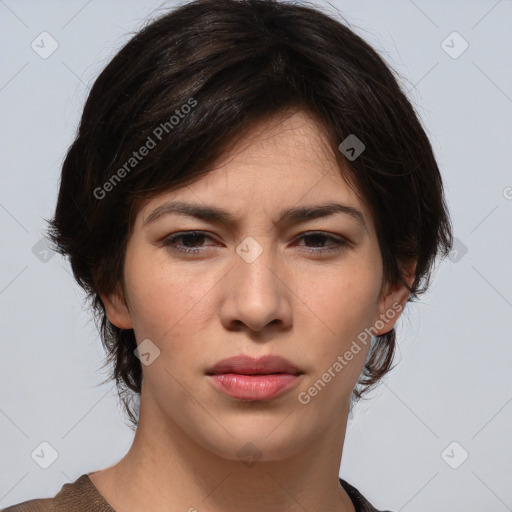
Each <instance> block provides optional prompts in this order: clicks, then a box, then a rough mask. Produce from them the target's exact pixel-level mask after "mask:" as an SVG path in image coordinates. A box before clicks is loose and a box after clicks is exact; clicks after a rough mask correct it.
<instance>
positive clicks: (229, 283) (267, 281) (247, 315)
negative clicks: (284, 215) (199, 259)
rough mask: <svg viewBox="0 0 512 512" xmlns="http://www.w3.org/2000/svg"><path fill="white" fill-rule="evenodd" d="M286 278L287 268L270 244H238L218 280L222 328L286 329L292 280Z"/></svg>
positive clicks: (290, 314)
mask: <svg viewBox="0 0 512 512" xmlns="http://www.w3.org/2000/svg"><path fill="white" fill-rule="evenodd" d="M287 280H289V278H288V279H287V275H286V268H285V266H284V264H283V263H281V262H280V261H279V255H278V254H276V251H275V250H272V247H271V246H270V245H269V244H264V243H263V241H262V239H259V240H254V239H249V242H248V243H242V244H240V246H239V247H238V248H237V251H236V252H234V254H233V265H232V267H231V269H230V271H229V272H228V273H227V274H226V275H225V276H224V279H223V280H222V283H221V286H222V288H221V290H222V292H221V293H222V304H221V307H220V315H221V321H222V323H223V325H224V327H225V328H226V329H229V330H241V329H244V328H245V329H248V330H250V331H254V332H260V331H262V330H263V329H265V328H267V329H277V330H283V329H287V328H289V327H290V325H291V322H292V310H291V300H292V295H293V294H292V291H291V289H293V283H289V282H287ZM267 326H268V327H267Z"/></svg>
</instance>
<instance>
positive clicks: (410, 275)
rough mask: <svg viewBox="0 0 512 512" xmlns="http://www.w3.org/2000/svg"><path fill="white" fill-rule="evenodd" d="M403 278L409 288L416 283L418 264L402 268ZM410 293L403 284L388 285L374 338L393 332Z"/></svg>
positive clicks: (412, 263) (376, 321) (375, 321)
mask: <svg viewBox="0 0 512 512" xmlns="http://www.w3.org/2000/svg"><path fill="white" fill-rule="evenodd" d="M402 272H403V277H404V280H405V281H406V283H407V284H408V285H409V287H410V286H411V285H412V282H413V281H414V277H415V273H416V262H415V261H413V262H410V263H407V264H405V265H403V266H402ZM409 296H410V292H409V290H408V288H407V286H405V285H404V284H403V283H402V282H400V281H399V282H398V283H394V284H393V285H389V284H388V285H387V286H386V287H385V290H384V291H383V293H382V295H381V299H380V301H379V308H378V316H377V317H376V318H375V319H374V323H373V328H372V331H373V332H374V336H381V335H383V334H386V333H387V332H389V331H391V329H393V327H394V326H395V324H396V322H397V321H398V319H399V318H400V315H401V313H402V311H403V310H404V309H405V306H406V304H407V300H408V299H409Z"/></svg>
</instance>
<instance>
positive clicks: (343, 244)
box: [163, 231, 350, 255]
mask: <svg viewBox="0 0 512 512" xmlns="http://www.w3.org/2000/svg"><path fill="white" fill-rule="evenodd" d="M187 237H192V238H198V237H199V238H205V237H206V238H210V239H211V238H212V237H210V236H209V235H208V234H207V233H206V232H204V231H182V232H181V233H175V234H173V235H171V236H169V237H168V238H166V239H165V240H164V242H163V245H164V246H165V247H168V248H169V249H171V250H175V251H179V252H182V253H186V254H195V255H197V254H199V253H200V252H201V249H200V248H199V249H190V248H186V247H183V246H179V245H173V244H174V243H175V242H176V240H178V239H180V238H187ZM306 238H320V239H322V240H324V241H328V240H331V241H333V242H335V244H336V247H334V248H327V249H322V248H320V249H312V248H307V250H306V252H308V253H309V254H315V255H318V254H321V255H330V254H335V253H339V252H341V251H342V250H344V249H346V248H347V247H348V246H349V245H350V244H349V242H347V241H346V240H343V239H341V238H337V237H334V236H331V235H327V234H326V233H322V232H318V231H312V232H308V233H304V234H303V235H302V236H300V237H299V239H306Z"/></svg>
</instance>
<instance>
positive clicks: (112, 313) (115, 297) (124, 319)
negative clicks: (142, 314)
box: [100, 293, 133, 329]
mask: <svg viewBox="0 0 512 512" xmlns="http://www.w3.org/2000/svg"><path fill="white" fill-rule="evenodd" d="M100 297H101V300H102V301H103V305H104V306H105V311H106V314H107V317H108V319H109V320H110V323H111V324H113V325H115V326H116V327H119V329H133V323H132V317H131V315H130V310H129V309H128V305H127V304H126V300H125V299H124V297H122V296H121V294H120V293H112V294H110V295H103V294H101V293H100Z"/></svg>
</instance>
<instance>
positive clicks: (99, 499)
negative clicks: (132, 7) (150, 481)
mask: <svg viewBox="0 0 512 512" xmlns="http://www.w3.org/2000/svg"><path fill="white" fill-rule="evenodd" d="M339 480H340V484H341V486H342V487H343V489H345V491H346V492H347V494H348V495H349V497H350V499H351V500H352V503H353V504H354V508H355V509H356V512H389V511H380V510H377V509H376V508H375V507H373V506H372V505H371V504H370V502H369V501H368V500H367V499H366V498H365V497H364V496H363V495H362V494H361V493H360V492H359V491H358V490H357V489H356V488H355V487H353V486H352V485H350V484H349V483H348V482H346V481H345V480H343V479H341V478H340V479H339ZM0 512H116V511H115V510H114V509H113V508H112V507H111V506H110V504H109V503H108V502H107V501H106V500H105V498H104V497H103V496H102V495H101V494H100V492H99V490H98V489H97V488H96V486H95V485H94V484H93V483H92V480H91V479H90V478H89V476H88V475H87V474H84V475H82V476H81V477H79V478H77V479H76V480H75V481H74V482H72V483H69V484H64V485H63V486H62V489H61V490H60V491H59V493H58V494H57V495H56V496H55V497H53V498H42V499H34V500H29V501H24V502H23V503H19V504H18V505H13V506H11V507H8V508H5V509H3V510H2V511H0Z"/></svg>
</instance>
